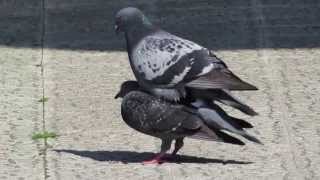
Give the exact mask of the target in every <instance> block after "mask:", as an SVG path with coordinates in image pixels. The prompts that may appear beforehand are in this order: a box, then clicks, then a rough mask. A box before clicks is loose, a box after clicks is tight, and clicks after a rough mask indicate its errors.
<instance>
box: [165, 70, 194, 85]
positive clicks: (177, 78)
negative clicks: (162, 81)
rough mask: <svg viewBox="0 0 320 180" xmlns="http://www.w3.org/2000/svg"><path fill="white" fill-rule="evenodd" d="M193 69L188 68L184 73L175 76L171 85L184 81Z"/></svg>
mask: <svg viewBox="0 0 320 180" xmlns="http://www.w3.org/2000/svg"><path fill="white" fill-rule="evenodd" d="M190 69H191V67H186V68H185V69H184V70H183V71H182V73H180V74H178V75H175V76H174V77H173V79H172V80H171V82H170V84H177V83H179V82H181V81H182V80H183V78H184V77H185V76H186V75H187V74H188V72H189V71H190Z"/></svg>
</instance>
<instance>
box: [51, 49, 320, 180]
mask: <svg viewBox="0 0 320 180" xmlns="http://www.w3.org/2000/svg"><path fill="white" fill-rule="evenodd" d="M319 53H320V51H319V49H303V50H299V49H297V50H290V49H283V50H263V49H262V50H257V51H256V50H236V51H219V52H217V54H218V56H219V57H221V58H223V59H224V60H225V61H226V62H227V64H229V65H230V67H231V69H232V70H233V71H234V72H235V73H236V74H239V75H240V76H241V77H242V78H243V79H247V80H249V81H250V82H252V83H253V84H256V85H257V86H258V87H259V88H260V89H261V90H260V91H258V92H243V93H238V95H239V96H241V97H242V99H243V100H245V101H246V102H248V103H249V104H251V105H252V106H253V107H255V109H256V110H257V111H258V112H259V113H260V115H259V116H257V117H253V118H248V117H245V116H243V115H241V114H240V113H238V112H236V111H231V113H232V114H235V115H237V116H240V117H244V118H246V119H247V120H248V121H250V122H251V123H253V124H254V125H255V126H256V127H255V129H254V130H253V131H252V133H253V134H256V135H257V136H258V137H259V138H260V139H261V140H262V141H263V143H264V146H259V145H255V144H252V143H248V145H246V146H244V147H238V146H233V145H226V144H222V143H214V142H205V141H201V142H200V141H196V140H187V141H186V143H185V144H186V145H185V146H184V148H183V149H182V151H181V154H182V162H181V163H168V164H163V165H161V166H143V165H141V163H140V161H141V160H143V159H145V158H147V157H150V156H151V155H152V154H151V153H152V152H157V150H158V149H159V145H160V142H159V140H157V139H154V138H151V137H148V136H145V135H142V134H139V133H137V132H135V131H133V130H131V129H130V128H128V127H127V126H126V125H125V124H124V122H123V121H122V120H121V117H120V104H119V103H120V102H119V101H118V100H114V99H113V96H114V95H115V93H116V90H117V89H118V87H119V85H120V83H121V82H122V81H123V80H126V79H132V78H133V77H132V73H131V70H130V68H129V65H128V60H127V55H126V53H124V52H98V51H73V52H70V51H61V50H48V51H46V52H45V54H46V56H45V59H46V60H45V70H46V71H45V77H46V86H45V89H46V95H47V96H48V97H49V98H50V100H49V101H48V103H47V106H46V118H47V119H46V120H47V127H48V128H49V130H52V131H55V132H57V133H58V134H59V135H60V137H59V138H58V139H57V140H55V141H52V142H50V143H51V145H52V146H53V148H52V149H51V150H49V151H48V155H47V158H48V159H47V160H48V174H49V179H65V178H68V179H127V178H130V179H195V178H197V179H258V178H262V179H317V178H319V177H320V174H319V172H318V171H317V169H318V168H319V166H320V161H319V160H320V159H319V156H318V155H319V129H320V126H319V125H320V124H319V122H317V120H318V119H319V114H318V113H317V112H316V111H314V110H315V109H317V106H319V105H318V104H317V103H316V102H317V101H319V96H318V95H317V94H316V92H317V91H319V78H318V79H317V78H315V77H319V72H318V70H319V62H318V61H317V60H316V59H317V56H318V55H319ZM301 59H303V61H301Z"/></svg>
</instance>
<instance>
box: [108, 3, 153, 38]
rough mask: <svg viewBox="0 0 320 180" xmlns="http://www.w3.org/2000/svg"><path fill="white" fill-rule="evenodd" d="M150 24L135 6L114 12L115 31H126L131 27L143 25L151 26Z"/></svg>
mask: <svg viewBox="0 0 320 180" xmlns="http://www.w3.org/2000/svg"><path fill="white" fill-rule="evenodd" d="M151 25H152V24H151V23H150V21H149V20H148V19H147V17H146V16H145V15H144V14H143V13H142V12H141V11H140V10H139V9H137V8H134V7H127V8H123V9H121V10H120V11H118V13H117V14H116V20H115V27H114V28H115V31H116V32H117V33H118V32H128V31H129V30H131V29H135V28H137V27H141V26H142V27H143V26H151Z"/></svg>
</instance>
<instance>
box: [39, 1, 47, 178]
mask: <svg viewBox="0 0 320 180" xmlns="http://www.w3.org/2000/svg"><path fill="white" fill-rule="evenodd" d="M45 12H46V8H45V0H42V3H41V86H42V99H44V98H45V87H44V83H45V82H44V64H43V61H44V40H45V31H46V25H45ZM42 131H43V132H44V131H46V121H45V101H43V102H42ZM43 144H44V148H43V154H42V156H43V173H44V180H46V179H47V178H48V171H47V170H48V168H47V148H48V142H47V139H46V138H45V139H44V140H43Z"/></svg>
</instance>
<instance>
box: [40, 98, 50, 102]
mask: <svg viewBox="0 0 320 180" xmlns="http://www.w3.org/2000/svg"><path fill="white" fill-rule="evenodd" d="M48 100H49V98H48V97H43V98H41V99H39V100H38V102H47V101H48Z"/></svg>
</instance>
